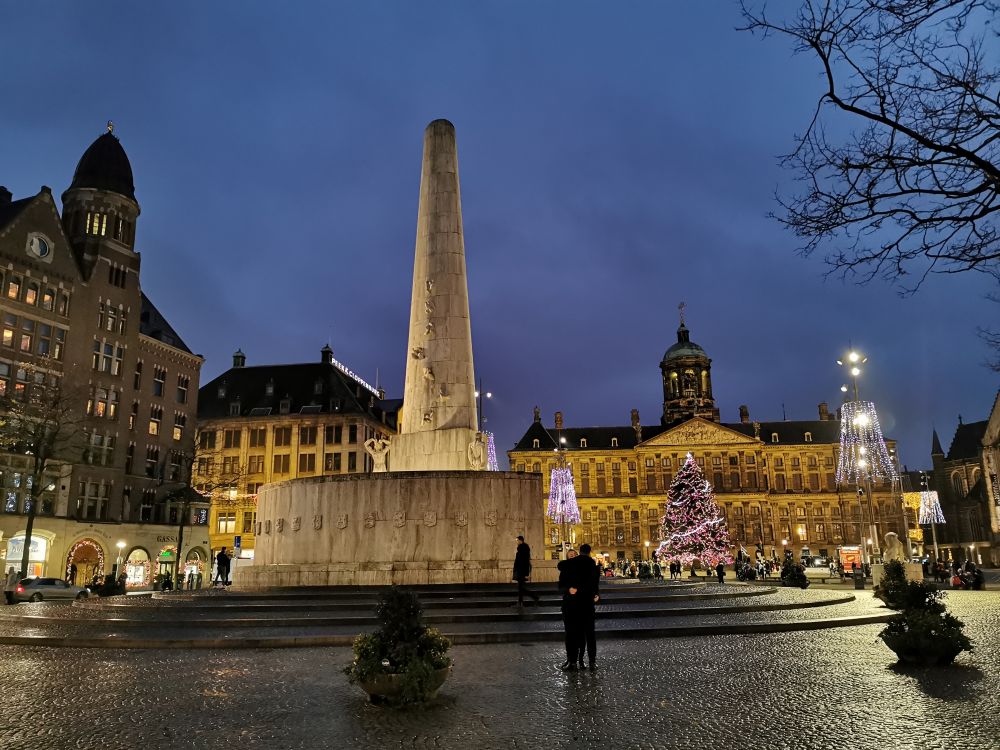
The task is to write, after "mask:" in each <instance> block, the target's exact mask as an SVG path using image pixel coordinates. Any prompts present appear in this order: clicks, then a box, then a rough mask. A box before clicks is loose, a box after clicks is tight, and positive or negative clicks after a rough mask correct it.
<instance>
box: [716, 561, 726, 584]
mask: <svg viewBox="0 0 1000 750" xmlns="http://www.w3.org/2000/svg"><path fill="white" fill-rule="evenodd" d="M715 575H717V576H718V577H719V583H722V582H723V579H725V577H726V566H725V565H724V564H723V563H722V560H719V563H718V564H717V565H716V566H715Z"/></svg>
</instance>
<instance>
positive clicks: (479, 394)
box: [476, 378, 493, 432]
mask: <svg viewBox="0 0 1000 750" xmlns="http://www.w3.org/2000/svg"><path fill="white" fill-rule="evenodd" d="M484 397H485V398H486V399H487V400H489V399H491V398H493V392H492V391H484V390H483V379H482V378H479V388H478V389H477V390H476V416H477V418H478V424H479V431H480V432H482V431H483V425H484V424H486V417H484V416H483V398H484Z"/></svg>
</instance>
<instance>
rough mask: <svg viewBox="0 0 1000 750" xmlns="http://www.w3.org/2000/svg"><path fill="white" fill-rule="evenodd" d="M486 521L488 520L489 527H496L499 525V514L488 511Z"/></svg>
mask: <svg viewBox="0 0 1000 750" xmlns="http://www.w3.org/2000/svg"><path fill="white" fill-rule="evenodd" d="M485 519H486V525H487V526H496V525H497V512H496V511H495V510H488V511H486V516H485Z"/></svg>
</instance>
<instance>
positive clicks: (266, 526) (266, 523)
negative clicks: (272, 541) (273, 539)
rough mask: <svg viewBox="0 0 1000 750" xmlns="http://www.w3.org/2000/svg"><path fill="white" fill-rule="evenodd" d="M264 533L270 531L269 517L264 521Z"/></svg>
mask: <svg viewBox="0 0 1000 750" xmlns="http://www.w3.org/2000/svg"><path fill="white" fill-rule="evenodd" d="M264 533H265V534H270V533H271V519H268V520H266V521H264Z"/></svg>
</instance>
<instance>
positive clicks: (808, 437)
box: [806, 432, 813, 443]
mask: <svg viewBox="0 0 1000 750" xmlns="http://www.w3.org/2000/svg"><path fill="white" fill-rule="evenodd" d="M812 441H813V434H812V433H811V432H807V433H806V442H807V443H811V442H812Z"/></svg>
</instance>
